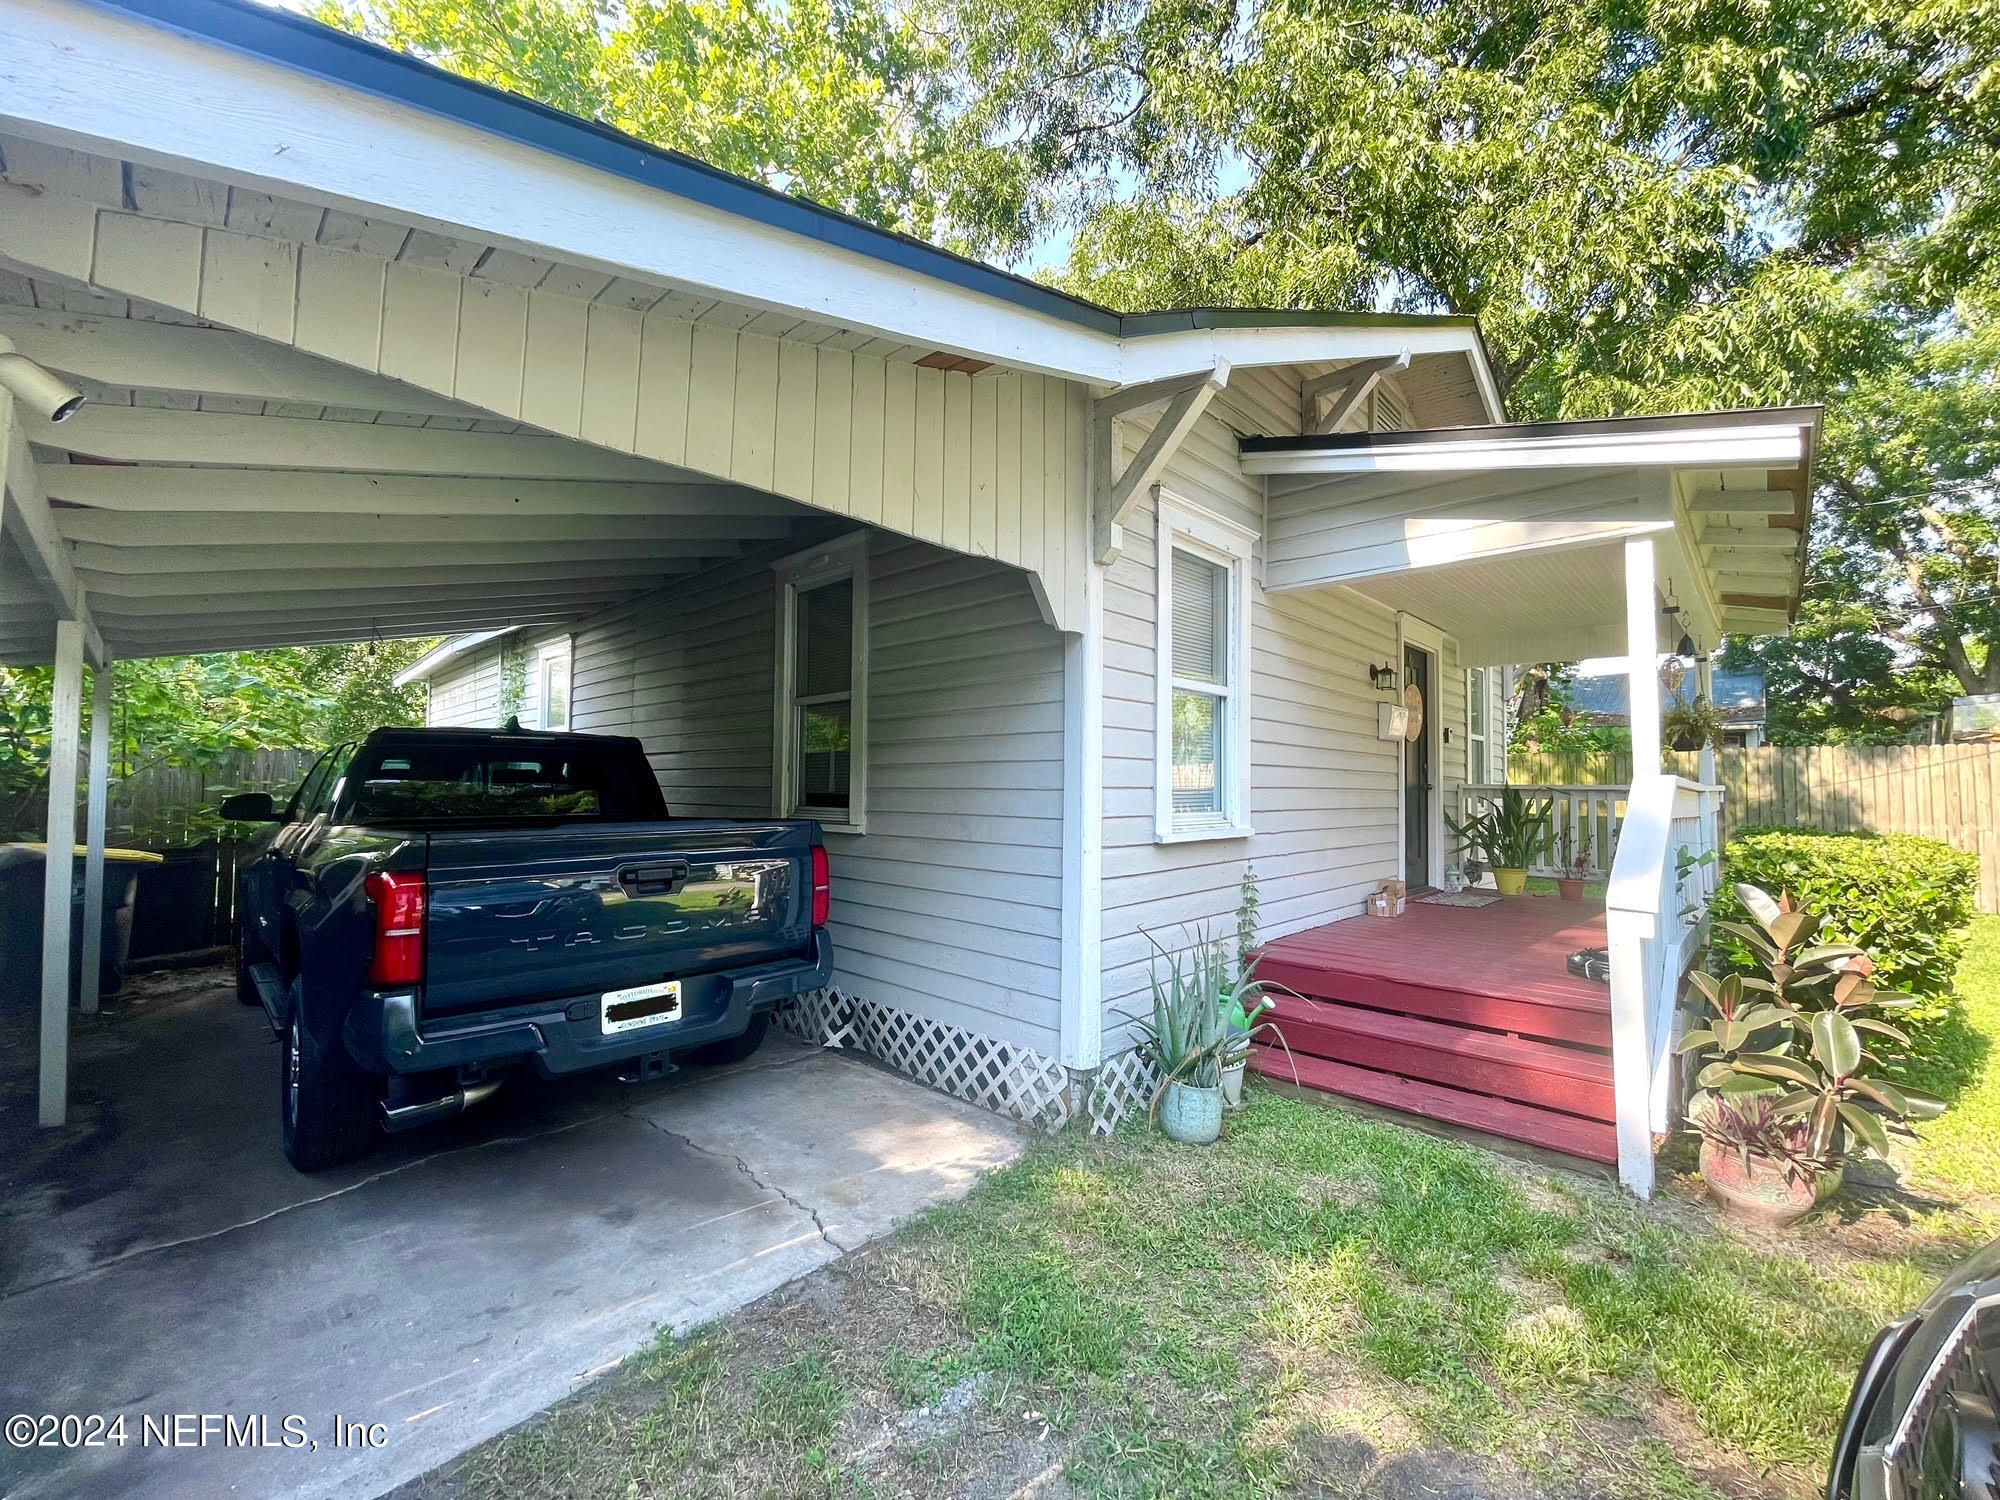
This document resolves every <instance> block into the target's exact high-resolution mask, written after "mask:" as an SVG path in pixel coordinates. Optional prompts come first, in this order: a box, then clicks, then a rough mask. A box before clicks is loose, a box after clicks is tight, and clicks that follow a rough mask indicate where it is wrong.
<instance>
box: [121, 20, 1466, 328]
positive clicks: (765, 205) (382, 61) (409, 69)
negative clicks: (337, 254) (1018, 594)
mask: <svg viewBox="0 0 2000 1500" xmlns="http://www.w3.org/2000/svg"><path fill="white" fill-rule="evenodd" d="M103 3H105V4H107V5H109V6H111V7H113V8H115V9H118V10H124V11H129V12H131V13H132V14H134V15H137V16H143V17H145V18H146V19H147V20H150V21H153V22H155V23H157V24H159V25H162V26H170V27H172V28H173V29H175V30H176V31H181V32H185V33H187V34H189V35H192V36H197V37H202V38H205V39H207V40H209V41H214V42H220V43H222V44H223V45H225V46H228V47H232V48H235V49H237V50H239V51H243V52H249V53H253V54H255V55H257V56H260V57H264V58H268V59H270V60H271V61H273V62H279V63H283V64H285V65H286V66H288V67H292V68H297V69H299V70H300V71H302V72H306V73H310V74H312V75H313V76H315V77H319V78H323V79H326V80H328V81H329V82H333V83H339V84H343V85H346V86H348V87H351V88H357V89H361V90H364V91H366V92H368V93H372V94H376V95H379V96H381V97H383V98H388V99H394V100H397V101H398V102H400V103H404V104H410V105H414V106H415V107H417V108H419V109H423V110H428V111H430V112H431V113H434V114H438V115H443V116H445V117H447V118H450V119H454V120H457V121H460V122H461V123H463V124H467V125H471V126H474V127H476V128H478V129H480V130H483V131H486V132H488V133H489V134H492V135H496V136H500V137H503V138H505V139H508V140H513V141H517V142H519V143H520V144H522V145H526V146H531V147H534V148H535V149H537V150H541V151H548V152H551V153H553V154H555V155H558V156H562V157H565V158H567V159H569V160H570V161H573V162H575V163H577V164H578V165H580V166H588V167H594V168H597V169H599V170H601V171H606V172H611V173H614V174H616V175H617V176H620V177H623V178H626V179H627V180H629V181H632V182H636V183H641V184H643V185H645V186H647V187H651V188H656V189H658V190H660V191H662V192H667V193H672V194H674V195H675V196H677V197H681V198H687V199H691V200H692V201H694V202H697V203H702V204H705V205H707V206H709V207H711V208H718V209H721V210H723V211H725V212H727V213H732V214H736V215H739V216H741V217H744V218H748V219H754V220H756V221H757V222H759V223H762V224H768V225H770V226H771V227H772V228H776V229H785V230H790V231H791V232H793V233H795V234H803V235H807V236H810V237H811V238H813V239H816V240H819V241H822V242H823V243H826V244H828V245H836V246H839V247H841V248H844V249H848V250H854V251H857V252H859V253H860V254H863V255H867V256H870V257H872V258H874V259H877V260H881V261H885V262H887V263H888V264H890V265H894V266H899V267H901V268H903V269H905V270H911V271H916V272H919V273H921V274H922V275H925V276H929V277H933V278H935V279H938V280H941V281H946V282H950V283H952V284H953V285H956V286H961V287H964V288H966V289H968V290H971V291H978V292H984V293H986V294H988V295H991V296H995V297H999V298H1002V299H1003V300H1005V301H1008V302H1012V303H1014V304H1016V305H1018V306H1020V307H1023V308H1027V309H1030V310H1032V311H1036V312H1043V313H1047V314H1050V315H1052V316H1055V317H1059V318H1062V319H1064V320H1065V321H1067V322H1071V323H1074V324H1076V325H1078V326H1079V327H1083V328H1088V329H1091V330H1093V331H1095V332H1098V333H1106V334H1110V335H1112V336H1113V337H1116V338H1144V337H1147V336H1151V335H1159V334H1166V333H1182V332H1189V331H1194V330H1199V329H1212V328H1257V327H1271V326H1283V327H1292V328H1346V327H1367V328H1380V327H1389V326H1395V325H1398V324H1405V325H1408V326H1411V327H1458V328H1468V329H1475V330H1476V329H1477V326H1478V324H1477V320H1476V319H1474V318H1471V317H1468V316H1464V315H1459V314H1421V313H1400V314H1399V313H1372V312H1370V313H1356V312H1333V311H1317V310H1310V309H1282V308H1245V307H1193V308H1172V309H1162V310H1158V311H1152V312H1141V313H1120V312H1117V311H1116V310H1114V309H1112V308H1109V307H1105V306H1104V305H1102V304H1101V303H1097V302H1092V301H1090V300H1089V299H1087V298H1084V297H1079V296H1076V295H1074V294H1073V293H1069V292H1065V291H1062V290H1060V289H1058V288H1056V287H1052V286H1049V285H1047V284H1045V283H1043V282H1039V281H1035V280H1033V279H1031V278H1029V277H1026V276H1020V275H1017V274H1015V273H1013V272H1011V271H1004V270H1001V269H1000V268H998V267H996V266H992V265H988V264H987V263H986V262H984V261H980V260H975V259H973V258H971V257H970V256H964V255H958V254H955V253H954V252H952V251H950V250H946V249H943V248H941V247H939V246H937V245H933V244H931V243H929V242H928V241H925V240H921V239H918V238H916V237H915V236H914V235H908V234H902V233H898V232H896V231H894V230H889V229H883V228H881V227H879V226H877V225H874V224H870V223H868V222H867V221H866V220H863V219H858V218H856V217H854V216H853V215H851V214H846V213H842V212H840V211H839V210H837V209H832V208H827V207H825V206H823V205H821V204H818V203H815V202H813V201H812V200H811V199H809V198H803V197H800V196H798V195H796V194H793V193H786V192H781V191H779V190H778V189H776V188H772V187H769V186H767V185H766V184H764V183H761V182H757V181H754V180H753V179H751V178H747V177H740V176H737V175H736V174H734V173H731V172H725V171H723V170H722V169H721V168H719V167H714V166H711V165H709V164H708V163H707V162H704V161H702V160H700V159H699V158H696V157H693V156H688V155H686V154H684V153H682V152H678V151H672V150H668V149H666V148H664V147H661V146H656V145H653V144H652V143H650V142H648V141H644V140H641V139H639V138H638V137H636V136H631V135H627V134H625V133H624V132H622V131H619V130H615V129H613V128H612V127H611V126H609V125H606V124H603V123H602V122H601V121H597V120H589V119H584V118H582V117H581V116H578V115H572V114H567V113H565V112H564V111H562V110H558V109H554V108H551V107H550V106H548V105H545V104H542V103H540V102H539V101H537V100H534V99H530V98H527V97H525V96H523V95H520V94H514V93H510V92H508V91H506V90H504V89H499V88H495V87H493V86H491V85H489V84H485V83H481V82H478V81H476V80H473V79H469V78H465V77H462V76H460V75H459V74H456V73H452V72H448V71H446V70H445V69H443V68H440V67H437V66H435V65H434V64H432V63H429V62H426V61H424V60H423V59H421V58H417V57H412V56H410V55H409V54H407V53H402V52H397V51H394V50H392V49H390V48H387V47H383V46H380V45H378V44H376V43H374V42H370V41H367V40H365V39H363V38H361V37H356V36H353V35H351V34H349V33H347V32H343V31H337V30H335V29H334V28H332V27H329V26H326V25H323V24H321V23H320V22H317V21H314V20H311V19H309V18H307V17H304V16H299V15H294V14H291V13H288V12H285V11H280V10H275V9H272V8H270V7H268V6H265V5H260V4H255V3H252V0H103Z"/></svg>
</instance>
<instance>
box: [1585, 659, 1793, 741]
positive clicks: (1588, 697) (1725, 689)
mask: <svg viewBox="0 0 2000 1500" xmlns="http://www.w3.org/2000/svg"><path fill="white" fill-rule="evenodd" d="M1712 681H1713V683H1714V697H1713V698H1712V700H1711V701H1712V702H1713V703H1714V704H1715V706H1716V707H1717V708H1718V709H1720V710H1721V712H1722V742H1723V744H1724V745H1730V746H1735V747H1737V748H1741V749H1754V748H1755V747H1757V746H1758V745H1761V744H1763V743H1764V674H1763V673H1762V672H1757V671H1744V672H1731V671H1726V670H1724V669H1722V668H1720V667H1718V668H1716V669H1715V670H1714V672H1713V674H1712ZM1695 694H1696V688H1695V674H1694V673H1693V672H1692V671H1690V672H1689V673H1688V676H1687V680H1686V681H1685V682H1683V683H1682V684H1681V687H1680V690H1679V692H1678V693H1676V692H1674V691H1673V690H1671V689H1669V688H1667V687H1666V686H1665V685H1664V684H1662V685H1661V687H1660V711H1661V712H1662V713H1665V712H1667V711H1668V710H1670V709H1672V708H1673V706H1674V704H1675V703H1676V701H1678V702H1682V703H1692V702H1693V701H1694V698H1695ZM1631 701H1632V700H1631V697H1630V693H1629V679H1628V678H1627V677H1626V675H1625V674H1624V673H1623V672H1605V673H1593V674H1588V675H1587V674H1584V673H1581V672H1580V673H1578V674H1577V675H1576V676H1575V677H1573V678H1572V679H1571V681H1570V689H1569V702H1570V707H1571V708H1573V709H1575V710H1576V712H1577V714H1578V715H1579V716H1580V718H1581V719H1582V722H1584V723H1585V724H1591V725H1596V726H1599V727H1601V728H1606V729H1625V728H1629V727H1630V726H1631V723H1632V715H1631V712H1630V704H1631Z"/></svg>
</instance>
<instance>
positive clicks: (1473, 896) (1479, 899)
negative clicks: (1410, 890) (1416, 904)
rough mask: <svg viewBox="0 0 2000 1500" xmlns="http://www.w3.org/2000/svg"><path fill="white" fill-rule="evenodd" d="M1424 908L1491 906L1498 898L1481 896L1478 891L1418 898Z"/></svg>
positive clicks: (1455, 892) (1453, 892)
mask: <svg viewBox="0 0 2000 1500" xmlns="http://www.w3.org/2000/svg"><path fill="white" fill-rule="evenodd" d="M1417 899H1418V900H1419V901H1421V902H1423V903H1424V905H1426V906H1491V905H1492V904H1493V903H1494V902H1495V901H1498V900H1499V899H1500V898H1499V897H1498V896H1482V895H1481V894H1480V893H1479V892H1478V891H1450V892H1445V893H1443V894H1440V895H1436V896H1419V897H1417Z"/></svg>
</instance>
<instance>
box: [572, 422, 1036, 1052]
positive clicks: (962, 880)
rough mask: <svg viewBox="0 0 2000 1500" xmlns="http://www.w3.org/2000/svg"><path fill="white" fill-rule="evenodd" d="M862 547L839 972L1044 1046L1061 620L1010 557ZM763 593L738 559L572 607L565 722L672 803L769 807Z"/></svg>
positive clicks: (757, 811) (957, 1021) (836, 932)
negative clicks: (859, 728) (850, 818)
mask: <svg viewBox="0 0 2000 1500" xmlns="http://www.w3.org/2000/svg"><path fill="white" fill-rule="evenodd" d="M914 391H915V385H914V382H913V383H912V393H913V395H914ZM878 547H879V548H880V550H878V551H877V552H876V554H875V555H874V556H873V557H872V559H871V561H870V566H871V569H872V574H871V585H870V638H869V653H870V675H869V709H868V727H869V750H868V757H869V784H868V832H867V833H866V834H865V835H859V836H856V835H841V834H830V835H828V837H827V846H828V849H829V851H830V852H831V854H832V856H833V870H834V922H833V929H832V930H833V941H834V950H835V955H836V973H835V983H836V984H837V985H838V986H839V987H840V988H842V989H844V990H847V991H848V992H849V993H852V994H856V995H860V996H863V997H865V998H867V999H869V1000H872V1001H875V1002H877V1003H878V1004H882V1005H888V1006H893V1007H895V1008H897V1009H900V1010H905V1011H910V1012H913V1013H915V1014H917V1015H922V1016H929V1017H932V1018H934V1019H937V1020H941V1021H946V1022H949V1023H950V1024H952V1025H955V1026H959V1027H963V1028H964V1029H966V1030H968V1031H973V1032H977V1033H980V1034H982V1035H985V1036H991V1037H997V1038H1000V1039H1003V1040H1007V1041H1012V1042H1017V1043H1020V1044H1022V1045H1025V1046H1029V1047H1033V1048H1035V1049H1036V1050H1037V1051H1040V1052H1043V1053H1046V1054H1049V1055H1054V1054H1055V1053H1056V1051H1057V1050H1058V1037H1057V1027H1058V1025H1059V1014H1058V1006H1059V1001H1058V996H1059V993H1060V972H1061V959H1060V951H1059V950H1060V935H1059V929H1060V906H1061V894H1062V878H1061V837H1062V763H1063V755H1062V643H1061V637H1060V635H1058V634H1057V632H1056V631H1055V630H1053V629H1052V628H1050V627H1049V626H1048V625H1047V624H1045V623H1044V622H1043V621H1042V619H1041V617H1040V614H1039V611H1038V608H1037V606H1036V603H1035V600H1034V596H1033V594H1032V592H1031V590H1030V589H1029V587H1028V584H1027V581H1026V579H1025V578H1024V577H1023V575H1021V574H1020V573H1018V572H1015V571H1014V570H1012V569H1008V568H1003V567H999V566H997V565H995V564H992V563H988V562H982V561H979V560H977V559H974V558H969V557H964V556H959V555H955V554H953V553H949V552H946V551H943V550H941V549H939V548H937V547H933V546H929V545H925V544H920V543H899V542H896V541H894V540H893V539H890V538H880V539H878ZM776 612H777V607H776V598H775V591H774V581H773V576H772V573H771V570H770V568H769V566H768V565H767V564H751V563H741V564H731V565H728V566H726V567H722V568H718V569H714V570H712V571H711V572H709V573H705V574H702V575H700V577H698V578H696V579H694V580H691V581H690V582H688V583H687V584H682V585H677V586H676V587H675V588H674V589H673V590H671V591H670V592H669V593H667V594H663V595H660V596H657V597H656V598H655V599H653V600H652V601H650V602H647V603H643V604H641V605H638V606H633V607H630V608H628V609H626V610H624V611H621V612H620V613H618V614H617V615H615V616H613V617H611V618H608V619H606V620H604V621H602V622H596V623H590V622H586V623H585V624H583V625H581V626H579V627H578V628H577V629H576V631H575V632H574V637H575V671H574V679H573V681H574V685H573V688H572V704H573V708H572V714H573V723H574V725H575V727H576V728H578V729H580V730H593V731H599V732H604V733H618V734H634V735H637V736H639V737H640V738H641V739H642V740H643V741H644V742H645V744H646V750H647V754H648V757H649V758H650V759H651V761H652V763H653V767H654V769H655V770H656V771H657V772H658V773H659V777H660V784H661V787H662V789H663V790H664V791H665V793H666V797H667V804H668V806H669V808H670V809H671V810H672V811H673V813H674V814H675V815H676V816H684V817H743V818H756V817H766V816H769V815H770V812H771V780H772V778H771V755H772V748H771V740H772V702H771V695H772V691H773V676H772V674H773V665H774V649H775V648H774V630H775V623H776Z"/></svg>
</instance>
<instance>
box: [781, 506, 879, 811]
mask: <svg viewBox="0 0 2000 1500" xmlns="http://www.w3.org/2000/svg"><path fill="white" fill-rule="evenodd" d="M866 547H867V541H866V534H865V533H856V534H854V536H853V537H852V538H842V539H841V541H839V542H834V543H830V544H828V545H827V546H825V547H821V548H817V549H815V550H814V551H812V552H808V553H804V554H801V555H800V556H798V557H794V558H787V559H785V560H784V561H783V562H781V563H780V564H779V565H778V575H779V591H778V662H777V722H776V734H777V745H776V749H777V754H776V756H775V757H774V760H775V775H774V780H775V783H776V786H775V792H776V796H775V801H776V805H777V812H778V814H779V816H781V817H802V818H817V819H819V821H820V822H821V824H822V825H824V826H825V827H827V828H829V829H832V830H834V831H838V832H848V833H859V832H861V831H862V829H863V827H864V818H863V810H864V801H865V798H866V792H867V779H868V778H867V717H868V709H867V703H868V570H867V567H866V561H867V551H866Z"/></svg>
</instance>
